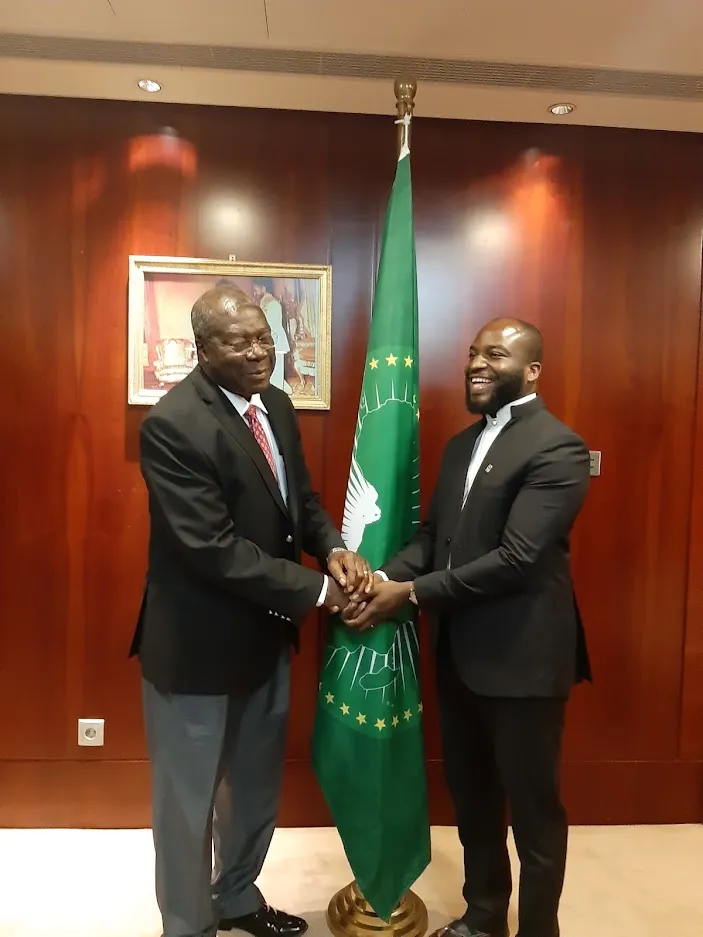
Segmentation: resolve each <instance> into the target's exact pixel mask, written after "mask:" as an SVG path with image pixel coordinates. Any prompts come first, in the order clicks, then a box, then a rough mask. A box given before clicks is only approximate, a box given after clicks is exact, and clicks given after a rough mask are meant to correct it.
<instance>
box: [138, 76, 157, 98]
mask: <svg viewBox="0 0 703 937" xmlns="http://www.w3.org/2000/svg"><path fill="white" fill-rule="evenodd" d="M137 84H138V85H139V87H140V88H141V89H142V91H148V92H149V94H155V93H156V92H157V91H161V85H160V84H159V83H158V81H152V80H151V78H142V80H141V81H138V82H137Z"/></svg>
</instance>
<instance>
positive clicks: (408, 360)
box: [405, 355, 413, 368]
mask: <svg viewBox="0 0 703 937" xmlns="http://www.w3.org/2000/svg"><path fill="white" fill-rule="evenodd" d="M412 366H413V359H412V358H411V357H410V355H408V357H407V358H406V359H405V367H406V368H411V367H412Z"/></svg>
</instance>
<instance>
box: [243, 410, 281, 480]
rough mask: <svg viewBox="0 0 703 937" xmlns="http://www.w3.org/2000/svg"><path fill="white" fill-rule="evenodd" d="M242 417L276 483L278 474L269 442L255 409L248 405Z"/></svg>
mask: <svg viewBox="0 0 703 937" xmlns="http://www.w3.org/2000/svg"><path fill="white" fill-rule="evenodd" d="M244 416H245V417H246V418H247V422H248V423H249V426H250V427H251V431H252V433H253V435H254V439H255V440H256V441H257V442H258V444H259V446H260V448H261V451H262V452H263V454H264V456H265V457H266V461H267V462H268V464H269V467H270V469H271V471H272V472H273V477H274V478H275V479H276V481H278V472H277V471H276V463H275V462H274V461H273V453H272V452H271V446H269V441H268V439H267V438H266V433H265V432H264V428H263V426H262V425H261V420H260V419H259V414H258V413H257V412H256V407H252V406H251V405H250V406H249V408H248V409H247V410H245V411H244Z"/></svg>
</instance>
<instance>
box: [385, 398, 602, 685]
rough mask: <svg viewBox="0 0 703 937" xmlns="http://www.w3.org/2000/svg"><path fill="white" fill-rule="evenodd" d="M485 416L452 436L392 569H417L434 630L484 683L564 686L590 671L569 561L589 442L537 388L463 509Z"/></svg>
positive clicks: (407, 575)
mask: <svg viewBox="0 0 703 937" xmlns="http://www.w3.org/2000/svg"><path fill="white" fill-rule="evenodd" d="M484 426H485V420H482V421H480V422H478V423H475V424H474V425H473V426H471V427H469V429H467V430H465V431H464V432H463V433H460V434H459V435H458V436H455V437H454V438H453V439H452V440H451V441H450V442H449V444H448V445H447V447H446V449H445V452H444V456H443V459H442V464H441V468H440V472H439V478H438V481H437V486H436V489H435V491H434V495H433V497H432V502H431V505H430V509H429V512H428V515H427V518H426V520H425V521H424V523H423V524H422V525H421V527H420V528H419V530H418V532H417V534H416V535H415V537H414V539H413V540H412V541H411V543H410V544H409V545H408V546H407V547H406V548H405V549H404V550H403V551H402V552H401V553H399V554H398V555H397V556H396V557H395V558H394V559H392V560H391V561H390V562H389V563H388V564H386V565H385V566H384V572H385V573H386V574H387V575H388V576H389V577H390V578H391V579H396V580H399V581H409V580H411V579H414V580H415V593H416V595H417V598H418V602H419V605H420V607H421V608H422V609H424V610H425V611H427V612H428V613H429V614H430V616H431V619H432V623H433V633H434V637H435V639H436V637H437V635H438V632H439V630H440V629H446V630H447V632H448V633H447V634H446V636H445V637H446V638H448V640H449V644H450V648H451V653H452V657H453V659H454V662H455V664H456V667H457V669H458V671H459V673H460V675H461V677H462V679H463V680H464V682H465V683H466V684H467V685H468V686H469V687H470V688H471V689H472V690H473V691H474V692H476V693H478V694H481V695H486V696H508V697H566V696H568V693H569V690H570V688H571V686H572V685H573V684H574V683H575V682H577V681H579V680H581V679H590V667H589V663H588V654H587V651H586V644H585V639H584V635H583V628H582V625H581V620H580V615H579V612H578V606H577V604H576V598H575V595H574V590H573V585H572V580H571V571H570V561H569V534H570V531H571V527H572V525H573V523H574V520H575V519H576V515H577V514H578V512H579V510H580V508H581V506H582V504H583V502H584V499H585V497H586V493H587V491H588V487H589V481H590V479H589V475H590V472H589V454H588V449H587V447H586V444H585V443H584V442H583V441H582V440H581V439H580V438H579V437H578V436H577V435H576V434H575V433H574V432H573V431H572V430H570V429H569V428H568V427H567V426H565V425H564V424H563V423H560V422H559V420H557V419H556V418H555V417H554V416H552V414H551V413H549V412H548V411H547V410H546V409H545V407H544V404H543V403H542V401H541V399H540V398H539V397H538V398H536V399H535V400H532V401H529V402H528V403H525V404H520V405H519V406H516V407H514V408H513V410H512V419H511V421H510V422H509V423H508V424H507V425H506V427H505V428H504V429H503V431H502V432H501V433H500V435H499V436H498V437H497V439H496V440H495V441H494V442H493V445H492V446H491V448H490V450H489V451H488V454H487V456H486V458H485V460H484V462H483V464H482V465H481V466H480V467H479V469H478V472H477V474H476V478H475V481H474V484H473V486H472V488H471V491H470V493H469V496H468V498H467V502H466V505H465V506H464V509H463V510H462V498H463V493H464V485H465V480H466V473H467V470H468V466H469V461H470V459H471V455H472V452H473V449H474V445H475V443H476V440H477V439H478V436H479V434H480V433H481V431H482V429H483V427H484ZM450 555H451V569H447V564H448V561H449V559H450Z"/></svg>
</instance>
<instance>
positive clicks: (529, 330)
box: [481, 319, 543, 364]
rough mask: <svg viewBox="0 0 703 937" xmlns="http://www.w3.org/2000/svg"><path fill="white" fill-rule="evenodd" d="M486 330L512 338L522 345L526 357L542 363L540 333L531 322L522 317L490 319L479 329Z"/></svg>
mask: <svg viewBox="0 0 703 937" xmlns="http://www.w3.org/2000/svg"><path fill="white" fill-rule="evenodd" d="M486 331H491V332H500V333H501V335H502V336H503V338H504V339H506V340H510V339H512V340H513V341H514V342H516V343H517V344H518V345H519V346H521V347H522V349H523V351H524V353H525V357H526V358H528V359H529V360H530V361H536V362H537V363H538V364H542V352H543V341H542V333H541V332H540V330H539V329H538V328H537V326H536V325H533V324H532V323H531V322H525V320H524V319H492V320H491V321H490V322H487V323H486V324H485V325H484V326H483V328H482V329H481V332H486Z"/></svg>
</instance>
